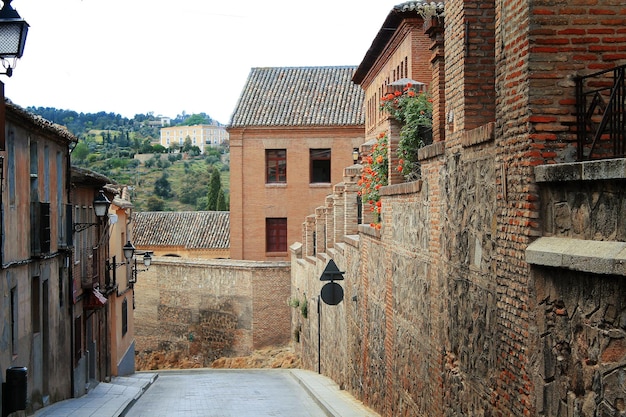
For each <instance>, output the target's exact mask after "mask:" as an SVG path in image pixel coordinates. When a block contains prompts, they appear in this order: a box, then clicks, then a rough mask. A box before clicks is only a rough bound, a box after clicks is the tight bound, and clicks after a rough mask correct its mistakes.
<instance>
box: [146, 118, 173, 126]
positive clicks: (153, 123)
mask: <svg viewBox="0 0 626 417" xmlns="http://www.w3.org/2000/svg"><path fill="white" fill-rule="evenodd" d="M158 117H159V120H149V121H148V122H146V123H147V124H148V126H151V127H159V126H160V127H163V126H168V125H169V124H171V123H172V119H171V118H170V117H162V116H158Z"/></svg>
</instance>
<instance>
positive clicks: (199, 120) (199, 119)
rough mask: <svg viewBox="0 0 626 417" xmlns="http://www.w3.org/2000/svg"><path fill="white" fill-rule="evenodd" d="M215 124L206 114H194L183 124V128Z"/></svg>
mask: <svg viewBox="0 0 626 417" xmlns="http://www.w3.org/2000/svg"><path fill="white" fill-rule="evenodd" d="M211 123H213V119H211V118H210V117H209V116H208V115H206V114H204V113H200V114H192V115H191V116H189V117H188V118H187V119H186V120H185V121H184V122H182V123H181V125H183V126H193V125H206V124H211Z"/></svg>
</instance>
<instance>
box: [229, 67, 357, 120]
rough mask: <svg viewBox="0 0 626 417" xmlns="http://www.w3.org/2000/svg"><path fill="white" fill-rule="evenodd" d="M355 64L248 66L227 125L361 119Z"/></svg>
mask: <svg viewBox="0 0 626 417" xmlns="http://www.w3.org/2000/svg"><path fill="white" fill-rule="evenodd" d="M355 69H356V67H355V66H342V67H278V68H252V70H251V71H250V75H249V76H248V80H247V81H246V84H245V86H244V88H243V91H242V93H241V96H240V97H239V101H238V102H237V105H236V106H235V111H234V112H233V115H232V117H231V121H230V127H244V126H245V127H247V126H354V125H357V126H358V125H362V124H364V123H365V118H364V115H363V97H364V94H363V90H362V89H361V88H360V87H359V86H357V85H355V84H354V83H353V82H352V75H353V74H354V70H355Z"/></svg>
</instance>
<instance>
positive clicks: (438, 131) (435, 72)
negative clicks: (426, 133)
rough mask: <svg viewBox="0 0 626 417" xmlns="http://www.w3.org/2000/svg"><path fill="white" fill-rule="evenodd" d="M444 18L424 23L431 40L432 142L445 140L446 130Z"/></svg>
mask: <svg viewBox="0 0 626 417" xmlns="http://www.w3.org/2000/svg"><path fill="white" fill-rule="evenodd" d="M443 23H444V18H443V17H432V18H431V19H430V20H429V21H428V22H426V23H425V24H424V29H425V32H426V34H427V35H428V36H429V37H430V39H431V40H432V44H431V46H430V50H431V51H432V56H431V58H430V64H431V70H432V80H431V84H430V96H431V98H432V100H433V125H432V126H433V142H442V141H444V140H445V132H446V129H445V127H446V123H445V122H446V73H445V70H446V68H445V59H444V52H445V49H444V46H445V44H444V36H443V33H444V24H443Z"/></svg>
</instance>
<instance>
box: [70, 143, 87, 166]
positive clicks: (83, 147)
mask: <svg viewBox="0 0 626 417" xmlns="http://www.w3.org/2000/svg"><path fill="white" fill-rule="evenodd" d="M87 155H89V146H87V144H86V143H85V142H79V143H78V144H77V145H76V147H75V148H74V150H73V151H72V158H76V159H77V160H78V161H80V162H82V161H84V160H85V158H87Z"/></svg>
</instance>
